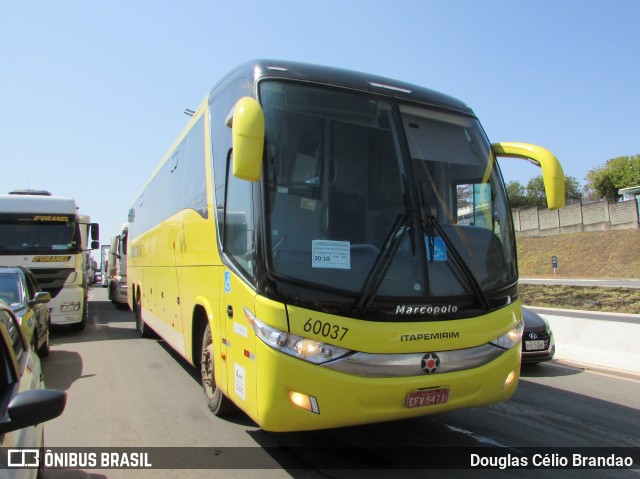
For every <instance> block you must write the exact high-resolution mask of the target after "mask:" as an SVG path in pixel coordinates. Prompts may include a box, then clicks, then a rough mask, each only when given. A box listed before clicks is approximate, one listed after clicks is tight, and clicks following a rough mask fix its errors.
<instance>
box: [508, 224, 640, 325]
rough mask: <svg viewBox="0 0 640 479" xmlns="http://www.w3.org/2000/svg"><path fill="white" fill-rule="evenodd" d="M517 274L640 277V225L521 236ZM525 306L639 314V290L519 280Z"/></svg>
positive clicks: (576, 276) (519, 239)
mask: <svg viewBox="0 0 640 479" xmlns="http://www.w3.org/2000/svg"><path fill="white" fill-rule="evenodd" d="M517 245H518V267H519V272H520V277H521V278H553V267H552V265H551V257H552V256H557V257H558V269H557V272H556V277H557V278H592V279H600V278H611V279H613V278H615V279H638V278H640V230H619V231H599V232H592V233H576V234H571V235H559V236H549V237H546V238H527V237H519V238H518V240H517ZM520 296H521V298H522V302H523V304H525V305H528V306H546V307H551V308H562V309H580V310H588V311H607V312H617V313H631V314H640V289H631V288H597V287H578V286H540V285H527V284H521V285H520Z"/></svg>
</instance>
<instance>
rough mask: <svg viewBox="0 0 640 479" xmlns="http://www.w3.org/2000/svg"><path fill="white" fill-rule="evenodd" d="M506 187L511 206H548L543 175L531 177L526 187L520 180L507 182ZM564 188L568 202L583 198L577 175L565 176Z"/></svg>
mask: <svg viewBox="0 0 640 479" xmlns="http://www.w3.org/2000/svg"><path fill="white" fill-rule="evenodd" d="M506 189H507V196H508V197H509V203H510V204H511V208H535V207H541V208H546V206H547V195H546V192H545V189H544V181H543V179H542V175H538V176H536V177H534V178H531V179H530V180H529V182H528V183H527V186H526V188H525V187H524V186H523V185H522V184H521V183H520V182H519V181H510V182H509V183H507V186H506ZM564 189H565V197H566V200H567V204H571V203H577V202H579V201H581V200H582V197H583V194H582V190H581V188H580V184H579V183H578V180H577V179H576V178H575V177H573V176H567V177H566V178H565V180H564Z"/></svg>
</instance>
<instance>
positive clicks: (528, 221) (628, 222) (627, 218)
mask: <svg viewBox="0 0 640 479" xmlns="http://www.w3.org/2000/svg"><path fill="white" fill-rule="evenodd" d="M512 214H513V224H514V227H515V229H516V231H517V232H518V234H520V235H523V236H551V235H558V234H567V233H579V232H582V231H604V230H610V229H631V228H639V227H640V226H639V221H638V219H639V213H638V202H636V201H635V200H630V201H623V202H621V203H613V204H609V203H607V202H606V201H603V202H599V203H591V204H587V205H583V204H582V203H578V204H574V205H569V206H567V207H566V208H562V209H561V210H547V209H538V208H530V209H526V210H514V211H513V212H512Z"/></svg>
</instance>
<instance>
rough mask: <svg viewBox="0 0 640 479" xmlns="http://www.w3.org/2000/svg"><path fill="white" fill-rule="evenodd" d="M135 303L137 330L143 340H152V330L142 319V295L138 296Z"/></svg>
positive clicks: (134, 311) (134, 312)
mask: <svg viewBox="0 0 640 479" xmlns="http://www.w3.org/2000/svg"><path fill="white" fill-rule="evenodd" d="M133 300H134V303H133V314H134V316H135V318H136V329H137V330H138V334H139V335H140V337H141V338H150V337H152V336H153V333H152V332H151V329H150V328H149V326H147V323H145V322H144V319H142V301H141V300H140V294H136V296H135V297H134V299H133Z"/></svg>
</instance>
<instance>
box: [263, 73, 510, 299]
mask: <svg viewBox="0 0 640 479" xmlns="http://www.w3.org/2000/svg"><path fill="white" fill-rule="evenodd" d="M260 96H261V102H262V105H263V108H264V111H265V119H266V130H267V131H266V134H267V155H266V158H267V170H268V195H267V197H268V200H267V206H266V209H267V218H266V220H265V221H266V225H265V226H266V231H267V244H268V249H269V251H270V254H271V257H270V258H269V261H268V265H269V267H270V270H271V272H272V274H273V275H274V276H275V277H278V278H281V279H282V280H283V281H289V282H298V283H300V284H305V285H308V286H309V287H311V288H319V289H325V290H327V291H340V292H342V293H343V294H346V295H347V296H349V295H350V296H351V297H352V298H353V305H354V307H357V308H366V307H368V305H369V304H371V303H372V302H374V301H383V302H384V301H398V300H399V299H404V300H406V301H412V302H423V303H425V302H433V301H436V302H437V301H451V300H452V299H453V298H460V299H461V300H463V301H471V302H474V303H475V304H476V307H478V306H481V307H483V308H484V309H487V308H489V307H490V305H491V304H494V302H493V301H492V300H493V298H494V297H495V296H496V295H500V294H503V293H500V291H504V290H505V289H506V288H508V287H509V286H510V285H513V284H514V283H515V282H516V279H517V273H516V266H515V252H514V249H513V248H514V240H513V233H512V231H513V230H512V225H511V217H510V212H509V209H508V206H507V202H506V196H505V192H504V186H503V183H502V179H501V175H500V173H499V171H498V167H497V164H496V162H495V158H494V157H493V155H492V153H491V149H490V145H489V143H488V141H487V139H486V136H485V135H484V132H483V130H482V128H481V127H480V125H479V123H478V121H477V120H476V119H475V118H473V117H470V116H465V115H462V114H458V113H452V112H443V111H442V110H436V109H433V108H429V107H427V106H415V105H405V104H397V103H395V102H393V101H391V100H389V99H387V98H382V97H375V96H367V95H364V94H357V93H352V92H345V91H340V90H333V89H330V88H319V87H313V86H307V85H301V84H296V83H284V82H274V81H268V82H263V83H262V84H261V86H260ZM462 298H464V299H462ZM502 304H504V303H501V305H502Z"/></svg>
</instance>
